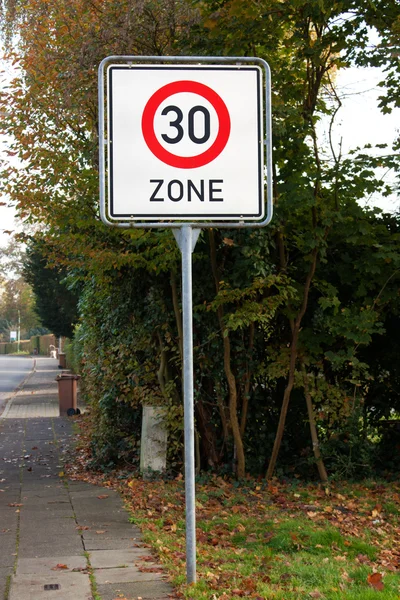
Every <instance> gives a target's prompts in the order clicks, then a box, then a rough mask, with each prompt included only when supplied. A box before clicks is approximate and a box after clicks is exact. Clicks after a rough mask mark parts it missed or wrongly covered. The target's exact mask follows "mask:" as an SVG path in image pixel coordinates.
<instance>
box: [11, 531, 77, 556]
mask: <svg viewBox="0 0 400 600" xmlns="http://www.w3.org/2000/svg"><path fill="white" fill-rule="evenodd" d="M82 550H83V546H82V541H81V538H80V537H78V536H77V537H76V538H71V537H69V538H65V537H63V538H59V539H58V540H52V541H48V542H36V540H35V543H34V545H33V544H32V542H31V541H29V540H28V541H23V542H21V543H20V545H19V548H18V558H19V559H21V558H46V557H48V556H56V555H57V556H58V555H59V554H68V555H73V554H79V553H80V552H82Z"/></svg>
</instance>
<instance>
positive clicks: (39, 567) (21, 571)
mask: <svg viewBox="0 0 400 600" xmlns="http://www.w3.org/2000/svg"><path fill="white" fill-rule="evenodd" d="M57 565H66V566H67V567H68V569H66V570H65V572H66V573H67V572H71V571H73V569H82V570H83V569H86V567H87V560H86V558H85V557H84V556H83V555H82V556H53V557H51V558H48V557H44V558H21V559H20V560H19V561H18V567H17V573H16V574H17V575H26V574H32V575H49V576H50V577H55V574H54V572H55V571H56V567H57ZM56 572H57V573H58V572H59V571H58V570H57V571H56ZM63 572H64V571H63Z"/></svg>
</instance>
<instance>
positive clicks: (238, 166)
mask: <svg viewBox="0 0 400 600" xmlns="http://www.w3.org/2000/svg"><path fill="white" fill-rule="evenodd" d="M262 93H263V82H262V70H261V68H260V67H259V66H258V65H240V66H236V65H159V64H134V65H127V64H114V65H110V66H109V67H108V146H109V148H108V163H109V164H108V175H109V177H108V189H109V202H108V209H109V217H110V218H111V219H112V220H116V221H118V220H127V219H130V220H153V221H154V220H166V219H168V220H196V221H202V220H210V219H223V220H228V221H233V220H234V221H238V220H241V219H244V220H250V221H251V220H260V219H262V218H263V217H264V159H263V142H264V140H263V125H262V123H263V115H262Z"/></svg>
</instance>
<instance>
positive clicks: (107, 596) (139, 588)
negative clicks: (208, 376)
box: [11, 581, 172, 600]
mask: <svg viewBox="0 0 400 600" xmlns="http://www.w3.org/2000/svg"><path fill="white" fill-rule="evenodd" d="M97 592H98V594H99V596H100V597H101V599H102V600H115V599H116V598H118V597H120V598H121V597H124V596H125V597H126V598H132V600H136V599H137V598H138V597H140V598H142V600H150V599H151V600H170V597H169V596H168V594H171V593H172V588H171V586H170V585H169V584H168V583H167V582H164V581H138V582H135V583H131V582H129V583H114V584H105V585H98V586H97ZM11 600H12V599H11Z"/></svg>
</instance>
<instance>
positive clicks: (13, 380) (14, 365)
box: [0, 355, 33, 412]
mask: <svg viewBox="0 0 400 600" xmlns="http://www.w3.org/2000/svg"><path fill="white" fill-rule="evenodd" d="M32 368H33V358H30V357H27V356H4V355H0V412H2V409H3V408H4V404H5V402H6V400H7V398H8V397H9V396H10V394H11V393H12V392H13V391H14V390H15V388H16V387H17V386H18V385H19V384H20V383H21V382H22V381H23V380H24V379H25V377H26V376H27V375H28V373H29V371H31V370H32Z"/></svg>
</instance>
